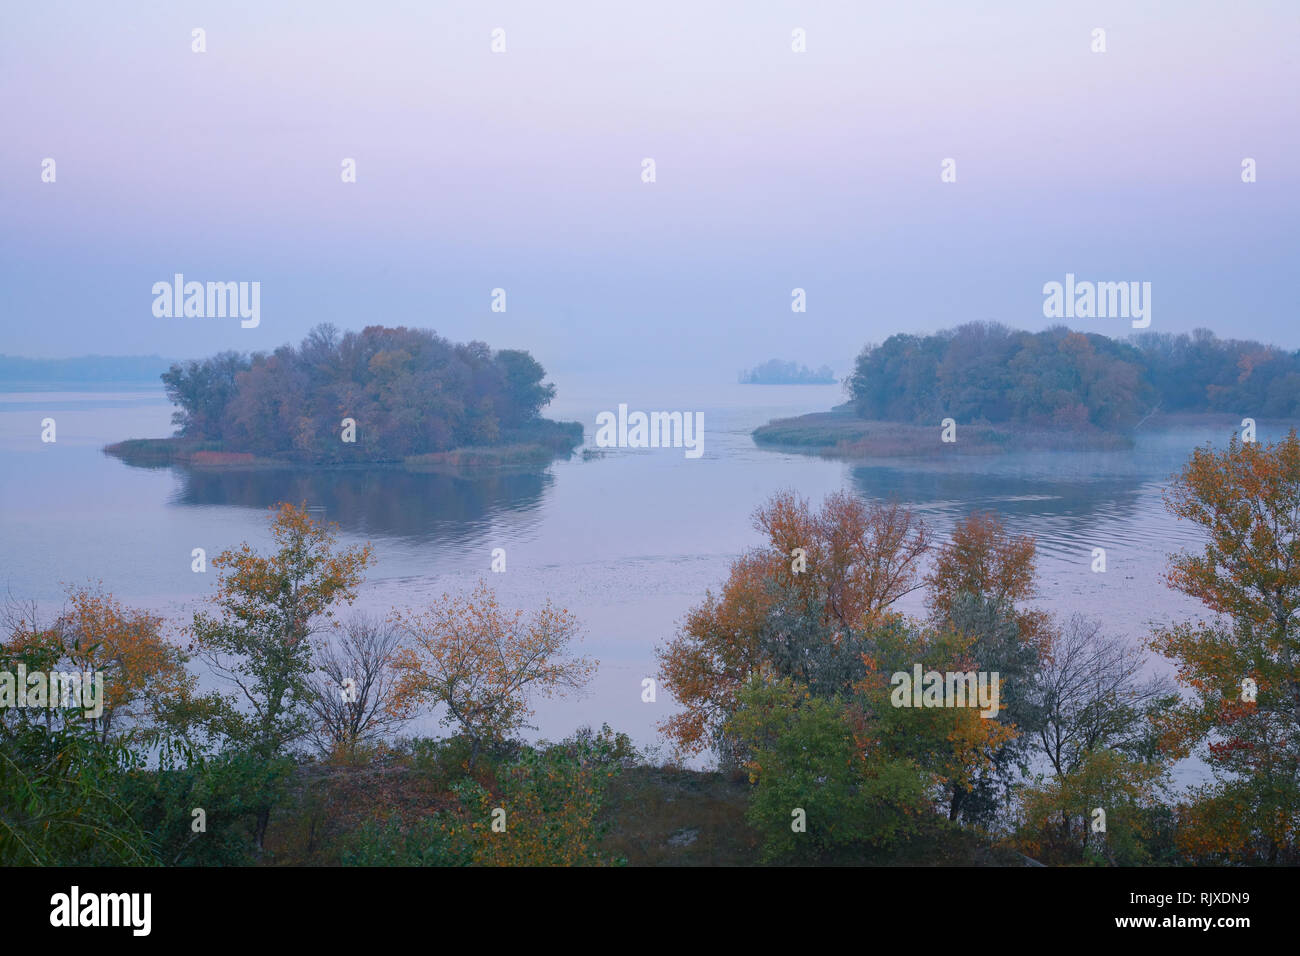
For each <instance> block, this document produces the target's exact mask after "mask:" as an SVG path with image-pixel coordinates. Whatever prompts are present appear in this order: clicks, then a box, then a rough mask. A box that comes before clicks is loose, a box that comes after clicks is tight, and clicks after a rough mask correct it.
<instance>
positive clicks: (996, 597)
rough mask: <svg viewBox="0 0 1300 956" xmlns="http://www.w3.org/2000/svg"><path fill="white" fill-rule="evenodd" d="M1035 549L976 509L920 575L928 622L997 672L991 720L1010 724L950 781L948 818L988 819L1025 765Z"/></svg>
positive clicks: (1030, 725) (1038, 628)
mask: <svg viewBox="0 0 1300 956" xmlns="http://www.w3.org/2000/svg"><path fill="white" fill-rule="evenodd" d="M1036 552H1037V548H1036V545H1035V542H1034V539H1033V538H1032V537H1030V536H1029V535H1014V534H1011V533H1010V532H1008V531H1007V530H1006V528H1005V526H1004V525H1003V524H1002V521H1001V520H1000V519H999V518H998V516H997V515H996V514H994V513H992V512H988V511H976V512H972V513H971V514H969V515H967V516H966V517H965V518H963V519H961V520H960V521H958V522H957V523H956V525H955V526H954V527H953V530H952V533H951V535H950V536H949V539H948V540H947V541H945V542H943V543H942V544H940V545H939V546H938V547H937V548H936V549H935V556H934V561H933V562H932V564H931V567H930V570H929V572H928V573H927V574H926V577H925V584H926V607H927V609H928V611H929V623H930V626H931V627H932V628H935V629H937V630H939V631H944V630H951V631H956V632H958V633H961V634H964V635H965V636H966V637H967V638H968V639H969V647H970V660H971V666H972V668H973V669H975V670H978V671H983V672H986V673H990V674H992V673H997V674H998V675H999V679H1000V681H1001V685H1002V689H1003V697H1004V701H1003V707H1002V709H1001V710H1000V712H999V714H998V716H997V718H996V720H997V721H999V722H1000V723H1002V724H1004V725H1006V726H1008V727H1014V728H1015V729H1016V732H1015V733H1014V734H1012V735H1011V736H1010V737H1009V738H1008V739H1007V740H1006V741H1005V742H1004V743H1003V745H1002V746H1000V747H999V748H998V750H997V751H996V752H995V753H993V754H990V755H989V759H988V760H987V761H983V762H981V764H980V766H979V769H978V770H977V771H976V772H974V773H973V774H972V775H971V777H970V778H969V779H967V780H961V779H954V781H953V784H952V790H951V792H950V794H949V807H948V813H949V816H950V817H951V818H952V819H954V820H955V819H958V818H959V817H960V818H962V819H966V820H968V821H971V822H975V821H981V822H988V821H989V819H990V818H991V817H992V816H993V815H994V814H995V813H996V812H997V811H998V809H999V808H1000V807H1001V806H1002V805H1004V804H1005V803H1006V801H1007V800H1008V798H1009V796H1010V792H1011V787H1012V785H1013V783H1014V782H1015V780H1016V779H1018V776H1019V775H1021V774H1023V773H1024V772H1025V771H1026V769H1027V766H1028V762H1029V745H1030V741H1031V735H1032V734H1033V733H1034V732H1035V731H1036V730H1037V729H1038V728H1039V726H1040V721H1041V719H1042V709H1041V706H1040V705H1039V701H1038V699H1037V698H1036V696H1035V695H1034V694H1033V692H1032V691H1033V688H1034V686H1035V680H1036V675H1037V672H1038V668H1039V665H1040V663H1041V660H1042V656H1043V653H1044V650H1045V642H1046V634H1047V616H1046V615H1045V614H1043V613H1042V612H1041V611H1038V610H1036V609H1034V608H1030V607H1027V606H1026V603H1025V602H1027V601H1029V600H1031V599H1032V598H1033V597H1034V596H1035V593H1036V587H1037V585H1036V581H1035V574H1036Z"/></svg>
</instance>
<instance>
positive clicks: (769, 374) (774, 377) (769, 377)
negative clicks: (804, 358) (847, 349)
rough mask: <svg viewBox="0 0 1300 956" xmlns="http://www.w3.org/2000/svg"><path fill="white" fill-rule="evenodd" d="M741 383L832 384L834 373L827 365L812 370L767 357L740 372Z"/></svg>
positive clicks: (797, 364) (804, 366) (796, 363)
mask: <svg viewBox="0 0 1300 956" xmlns="http://www.w3.org/2000/svg"><path fill="white" fill-rule="evenodd" d="M740 384H741V385H834V384H835V373H834V372H833V371H832V370H831V367H830V366H829V365H823V366H822V367H821V368H819V369H817V371H815V372H814V371H813V370H812V369H810V368H809V367H808V366H807V365H800V364H799V363H798V362H782V361H781V360H780V359H769V360H768V361H766V362H764V363H763V364H762V365H756V366H755V367H754V368H751V369H750V370H749V371H748V372H741V373H740Z"/></svg>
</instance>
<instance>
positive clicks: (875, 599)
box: [656, 492, 930, 763]
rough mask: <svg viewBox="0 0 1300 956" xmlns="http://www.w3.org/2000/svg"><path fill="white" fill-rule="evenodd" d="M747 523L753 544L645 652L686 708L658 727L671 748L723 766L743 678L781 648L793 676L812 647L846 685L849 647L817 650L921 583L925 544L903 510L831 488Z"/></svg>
mask: <svg viewBox="0 0 1300 956" xmlns="http://www.w3.org/2000/svg"><path fill="white" fill-rule="evenodd" d="M754 527H755V529H756V530H757V531H759V532H760V534H762V535H763V538H764V543H763V545H762V546H760V547H757V548H754V549H751V550H750V551H749V552H747V553H746V554H744V555H742V556H741V557H740V558H738V559H737V560H736V561H735V562H734V563H733V564H732V567H731V574H730V576H729V577H728V579H727V581H726V583H725V584H724V585H723V589H722V592H721V594H719V595H716V596H715V595H714V594H713V593H712V592H709V593H708V594H706V596H705V600H704V603H703V604H702V605H700V606H699V607H697V608H695V609H693V610H692V611H691V612H690V613H689V614H688V615H687V618H686V621H685V622H684V623H683V625H682V626H681V627H680V628H679V629H678V631H677V634H676V635H675V637H674V638H673V640H672V641H670V642H669V643H668V644H667V645H666V646H665V647H662V648H659V649H658V650H657V651H656V654H657V656H658V658H659V664H660V674H661V675H662V677H663V681H664V686H665V687H666V688H668V689H669V690H670V691H671V692H672V693H673V695H674V696H675V697H676V698H677V700H678V702H679V703H681V704H682V705H683V706H684V708H685V709H684V710H683V711H682V712H681V713H678V714H675V715H673V716H672V717H670V718H669V719H668V720H667V721H666V722H665V723H664V724H663V725H662V726H661V729H662V730H663V732H664V733H665V734H666V735H667V736H668V737H669V738H671V739H672V740H673V741H674V743H675V745H676V746H677V748H678V750H679V751H681V752H683V753H699V752H700V751H701V750H703V749H704V748H705V747H713V748H714V749H715V751H716V752H717V754H718V756H719V758H720V759H721V760H722V761H723V762H724V763H727V762H730V761H732V760H733V759H734V760H741V759H743V754H740V753H737V752H735V750H734V747H733V744H734V741H732V740H729V739H728V738H727V735H726V733H725V729H724V728H725V724H726V720H727V717H728V716H729V715H730V714H731V712H732V711H733V710H734V709H735V706H736V699H737V694H738V693H739V692H740V689H741V688H742V687H744V686H745V685H746V684H747V683H748V681H749V678H750V676H751V675H752V674H753V673H754V672H755V671H756V670H757V669H758V668H759V667H760V666H762V665H764V664H765V663H766V664H769V665H771V664H773V663H775V661H776V660H778V659H780V658H782V657H784V658H785V659H786V660H787V662H788V667H787V670H786V671H785V673H789V674H793V673H794V670H793V669H792V668H793V667H794V660H795V656H797V655H803V654H813V655H822V656H823V657H824V658H825V659H824V660H823V661H822V663H821V664H818V665H817V666H818V667H823V668H824V667H825V666H827V665H831V664H832V661H831V658H836V659H837V660H838V661H839V664H834V665H833V666H836V667H840V668H841V670H842V671H843V676H844V683H843V685H842V687H841V688H840V689H847V687H848V686H849V685H850V684H851V683H852V677H853V676H854V673H853V671H852V668H853V667H854V666H855V662H853V661H852V654H847V653H844V650H843V648H841V650H840V651H829V650H826V649H825V648H823V649H822V650H818V647H819V646H821V645H829V646H830V647H840V646H841V645H843V644H844V643H845V642H852V641H853V640H855V635H861V634H863V633H865V632H867V631H869V630H870V629H871V627H872V626H874V624H876V623H878V622H879V621H881V620H883V619H884V618H885V617H886V616H887V614H888V612H889V608H890V607H891V605H893V604H894V602H896V601H898V600H899V599H900V598H902V597H903V596H904V595H906V594H909V593H911V592H912V591H914V590H916V589H917V588H918V587H920V586H921V577H920V561H921V558H922V557H923V556H924V554H925V553H926V551H927V550H928V548H929V546H930V545H929V541H930V538H929V532H928V530H927V528H926V527H925V524H924V522H923V521H921V520H920V519H919V518H918V517H917V516H916V515H915V514H914V513H913V512H912V511H911V510H910V509H908V508H906V507H904V506H902V505H900V504H898V503H896V502H891V503H880V502H871V503H868V502H865V501H863V500H862V499H860V498H857V497H855V496H853V495H849V494H845V493H842V492H839V493H835V494H832V495H829V496H828V497H827V498H826V499H825V501H824V502H823V503H822V506H821V508H820V509H818V510H816V511H814V510H813V509H812V507H811V506H810V504H809V502H808V501H807V500H805V499H802V498H800V497H798V496H797V495H795V494H793V493H791V492H780V493H778V494H776V495H773V496H772V498H771V499H769V500H768V501H767V502H766V503H765V504H764V505H762V506H760V507H759V508H758V509H757V510H756V511H755V513H754ZM782 646H785V647H786V650H784V651H783V650H781V648H782ZM845 668H847V669H845Z"/></svg>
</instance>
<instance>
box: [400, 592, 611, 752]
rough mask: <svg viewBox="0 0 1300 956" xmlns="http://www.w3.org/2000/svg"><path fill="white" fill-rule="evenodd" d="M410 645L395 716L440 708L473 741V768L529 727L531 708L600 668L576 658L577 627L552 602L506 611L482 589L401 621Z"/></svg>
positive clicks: (403, 655) (447, 598)
mask: <svg viewBox="0 0 1300 956" xmlns="http://www.w3.org/2000/svg"><path fill="white" fill-rule="evenodd" d="M398 622H399V626H400V628H401V630H402V632H403V634H404V635H405V636H406V638H407V645H406V646H405V647H403V648H402V649H401V650H400V651H399V652H398V654H397V655H396V658H395V661H394V665H395V667H396V670H397V674H398V681H397V686H396V688H395V692H394V704H393V707H394V709H395V710H397V709H401V708H414V707H416V706H417V705H419V704H433V705H439V704H440V705H442V706H443V707H445V708H446V710H445V713H444V714H443V715H442V717H441V720H442V722H443V724H445V725H452V724H455V725H459V726H460V729H461V731H462V732H463V733H464V734H465V735H466V736H467V737H468V738H469V740H470V745H471V751H470V758H469V762H470V765H471V766H473V764H474V763H475V761H476V760H477V757H478V755H479V753H480V751H482V750H483V748H484V747H490V746H493V745H495V744H498V743H500V742H502V741H504V740H506V739H508V738H510V737H511V736H512V735H513V734H516V733H517V732H518V731H520V730H522V729H524V728H525V727H527V726H528V724H527V721H528V718H529V717H530V716H531V714H532V710H531V700H532V699H533V698H534V697H536V696H542V697H550V696H556V695H563V694H565V693H566V692H568V691H572V690H577V689H578V688H581V687H582V686H583V685H585V684H586V682H587V681H588V680H589V679H590V677H591V675H592V673H594V671H595V668H596V662H595V661H592V660H588V659H586V658H582V657H573V656H571V655H570V647H571V645H572V644H573V643H575V642H576V641H577V640H578V639H579V626H578V622H577V619H576V618H575V617H574V616H573V615H572V614H570V613H569V611H567V610H565V609H563V608H556V607H555V606H553V605H552V604H551V602H550V601H547V602H546V603H545V605H543V606H542V607H541V608H540V609H539V610H537V611H535V612H533V613H532V614H531V615H525V614H524V612H523V611H522V610H515V611H508V610H506V609H504V608H502V607H501V605H500V604H499V603H498V601H497V598H496V595H495V593H494V592H493V591H492V589H491V588H489V587H488V586H487V585H486V584H485V583H484V582H482V581H480V582H479V584H478V587H477V588H476V589H475V590H474V591H473V592H472V593H471V594H468V595H466V594H461V595H455V596H453V595H449V594H444V595H443V596H442V598H441V599H440V600H439V601H437V602H435V603H434V604H433V605H432V606H430V607H429V608H427V609H425V610H423V611H408V612H406V613H403V614H399V615H398Z"/></svg>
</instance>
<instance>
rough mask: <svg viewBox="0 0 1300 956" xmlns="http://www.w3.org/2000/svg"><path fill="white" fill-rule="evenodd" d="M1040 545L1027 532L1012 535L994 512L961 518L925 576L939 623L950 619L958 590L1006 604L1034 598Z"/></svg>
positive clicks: (932, 612)
mask: <svg viewBox="0 0 1300 956" xmlns="http://www.w3.org/2000/svg"><path fill="white" fill-rule="evenodd" d="M1036 563H1037V558H1036V545H1035V544H1034V539H1033V538H1032V537H1030V536H1029V535H1011V534H1010V533H1008V532H1007V530H1006V528H1004V527H1003V525H1002V522H1001V520H1000V519H999V518H998V516H997V515H996V514H994V513H993V512H991V511H975V512H972V513H971V514H969V515H967V516H966V517H965V518H963V519H962V520H960V521H958V522H957V524H956V526H955V527H954V528H953V530H952V535H951V537H950V538H949V540H948V541H947V542H945V543H944V544H943V545H941V546H940V547H939V548H938V550H937V553H936V554H935V558H934V563H933V566H932V567H931V569H930V572H929V573H928V574H927V575H926V577H925V585H926V588H927V594H926V606H927V607H928V608H929V610H930V615H931V619H932V620H933V621H934V622H935V623H940V624H941V623H945V622H947V623H950V622H951V618H952V603H953V600H954V599H955V598H956V597H957V596H958V595H959V594H974V595H976V596H978V597H980V598H982V599H984V600H986V601H990V602H993V603H995V604H999V605H1001V606H1004V607H1014V606H1015V605H1016V604H1018V603H1020V602H1022V601H1027V600H1030V599H1031V598H1033V596H1034V594H1035V590H1036V584H1035V574H1036Z"/></svg>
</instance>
